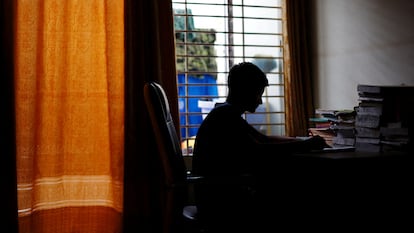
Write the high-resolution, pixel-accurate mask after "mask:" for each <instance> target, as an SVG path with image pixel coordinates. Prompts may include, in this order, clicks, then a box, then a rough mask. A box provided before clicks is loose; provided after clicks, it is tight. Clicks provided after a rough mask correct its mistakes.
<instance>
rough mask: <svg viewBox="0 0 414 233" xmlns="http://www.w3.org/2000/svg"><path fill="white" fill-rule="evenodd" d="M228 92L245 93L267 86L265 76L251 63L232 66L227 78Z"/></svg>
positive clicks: (267, 82)
mask: <svg viewBox="0 0 414 233" xmlns="http://www.w3.org/2000/svg"><path fill="white" fill-rule="evenodd" d="M227 86H228V87H229V90H233V91H234V90H235V91H236V92H238V91H245V90H252V89H259V88H264V87H266V86H269V81H268V79H267V77H266V74H265V73H264V72H263V71H262V70H261V69H260V68H259V67H258V66H256V65H255V64H253V63H251V62H241V63H239V64H236V65H234V66H233V67H232V68H231V69H230V72H229V75H228V77H227Z"/></svg>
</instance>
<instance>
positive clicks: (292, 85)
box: [283, 0, 314, 136]
mask: <svg viewBox="0 0 414 233" xmlns="http://www.w3.org/2000/svg"><path fill="white" fill-rule="evenodd" d="M284 4H285V7H284V12H283V14H284V15H283V18H284V24H283V27H284V28H283V30H284V32H285V33H284V36H283V37H284V46H285V47H284V58H285V61H284V69H285V112H286V135H288V136H307V135H308V133H307V129H308V126H309V125H308V123H309V120H308V119H309V117H311V116H312V115H313V113H314V105H313V92H312V87H313V85H312V80H311V68H310V35H309V31H310V28H309V27H310V23H309V18H310V17H309V15H308V12H309V2H308V1H307V0H295V1H289V0H285V1H284Z"/></svg>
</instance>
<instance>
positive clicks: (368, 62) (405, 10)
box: [311, 0, 414, 109]
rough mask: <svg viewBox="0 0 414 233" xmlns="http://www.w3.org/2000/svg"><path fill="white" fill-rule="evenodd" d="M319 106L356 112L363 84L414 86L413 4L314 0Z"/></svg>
mask: <svg viewBox="0 0 414 233" xmlns="http://www.w3.org/2000/svg"><path fill="white" fill-rule="evenodd" d="M311 11H312V14H311V15H312V17H311V20H312V29H311V30H312V31H311V32H312V46H313V49H312V58H313V59H312V62H313V64H312V75H313V77H314V78H315V83H314V89H315V96H314V97H315V98H314V99H315V107H316V108H325V109H352V108H353V107H354V106H356V105H357V104H358V100H357V97H358V93H357V91H356V87H357V85H358V84H359V83H361V84H375V85H401V84H405V85H414V25H413V23H414V13H413V12H414V1H411V0H394V1H389V0H347V1H344V0H312V10H311Z"/></svg>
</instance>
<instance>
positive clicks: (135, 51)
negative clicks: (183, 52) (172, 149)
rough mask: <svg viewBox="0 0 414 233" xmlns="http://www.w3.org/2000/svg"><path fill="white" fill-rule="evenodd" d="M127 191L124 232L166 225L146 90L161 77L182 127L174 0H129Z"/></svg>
mask: <svg viewBox="0 0 414 233" xmlns="http://www.w3.org/2000/svg"><path fill="white" fill-rule="evenodd" d="M125 33H126V34H125V52H126V60H125V82H126V90H125V104H126V113H125V179H124V184H125V196H124V203H125V205H124V222H123V226H124V232H160V231H161V229H162V228H161V212H162V210H161V209H162V205H161V204H160V203H161V200H160V198H161V196H162V195H161V194H160V185H161V182H160V175H159V174H160V173H161V168H160V166H159V164H160V163H159V162H158V161H157V156H155V154H156V153H158V152H157V151H156V145H155V139H154V135H153V133H152V129H151V128H150V125H151V124H150V119H149V116H148V114H147V113H146V110H145V109H146V107H145V102H144V96H143V88H144V84H145V82H147V81H158V82H159V83H160V84H161V85H162V86H163V87H164V89H165V91H166V94H167V96H168V98H169V101H170V105H171V106H170V107H171V111H172V114H173V118H174V121H175V124H176V127H177V132H179V130H178V127H179V120H178V119H179V118H178V113H179V112H178V102H177V101H178V98H177V96H178V94H177V78H176V67H175V41H174V39H175V37H174V28H173V14H172V4H171V1H169V0H151V1H135V0H125Z"/></svg>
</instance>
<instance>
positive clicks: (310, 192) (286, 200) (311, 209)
mask: <svg viewBox="0 0 414 233" xmlns="http://www.w3.org/2000/svg"><path fill="white" fill-rule="evenodd" d="M413 158H414V157H413V156H410V155H409V154H407V153H399V152H389V153H380V154H379V153H367V152H357V151H356V152H334V153H308V154H296V155H293V156H292V159H288V160H287V161H283V163H284V164H283V165H281V166H277V167H278V168H279V169H280V170H279V171H276V170H273V171H274V172H273V175H274V177H273V178H269V179H268V180H267V181H266V182H267V184H272V187H269V189H266V191H265V192H267V193H265V194H263V195H264V197H263V199H264V200H273V201H274V204H275V205H276V206H277V205H278V206H279V207H280V206H281V205H280V203H283V205H282V209H283V210H284V211H283V212H285V213H289V216H291V217H294V218H296V219H298V221H305V222H308V221H310V222H312V224H316V225H319V226H320V225H321V224H326V223H327V222H328V223H329V222H331V223H332V222H334V223H335V224H336V225H338V226H339V225H341V226H345V225H348V226H352V227H357V226H358V225H359V224H363V225H365V226H367V227H368V226H371V225H376V226H378V228H377V229H379V228H380V227H381V226H382V225H383V224H389V223H391V222H392V223H393V224H395V223H396V222H398V224H407V225H410V227H411V228H412V226H411V221H412V217H413V214H412V213H413V210H414V206H413V200H414V192H413V189H414V187H413V186H414V174H413V173H414V168H413ZM280 162H282V161H280ZM269 177H270V176H269ZM271 188H273V189H275V190H278V191H273V190H270V189H271ZM266 198H267V199H266ZM397 226H398V225H397ZM358 229H360V228H359V227H358Z"/></svg>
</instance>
